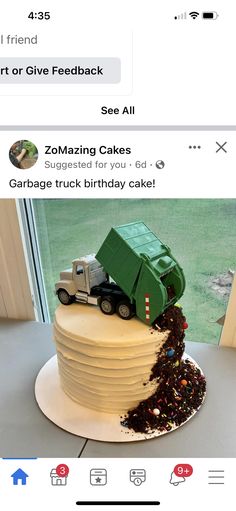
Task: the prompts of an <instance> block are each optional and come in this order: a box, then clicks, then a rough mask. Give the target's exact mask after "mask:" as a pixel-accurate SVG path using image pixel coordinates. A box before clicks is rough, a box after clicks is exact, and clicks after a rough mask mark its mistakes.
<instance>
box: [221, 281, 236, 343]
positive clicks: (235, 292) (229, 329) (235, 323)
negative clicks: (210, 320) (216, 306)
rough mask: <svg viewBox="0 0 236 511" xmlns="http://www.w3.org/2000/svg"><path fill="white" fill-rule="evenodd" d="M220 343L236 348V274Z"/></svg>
mask: <svg viewBox="0 0 236 511" xmlns="http://www.w3.org/2000/svg"><path fill="white" fill-rule="evenodd" d="M220 345H221V346H231V347H232V348H236V275H235V276H234V281H233V285H232V290H231V294H230V297H229V303H228V308H227V311H226V316H225V322H224V326H223V329H222V334H221V339H220Z"/></svg>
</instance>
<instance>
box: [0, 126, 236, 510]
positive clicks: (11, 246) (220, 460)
mask: <svg viewBox="0 0 236 511" xmlns="http://www.w3.org/2000/svg"><path fill="white" fill-rule="evenodd" d="M1 141H2V143H1V149H0V165H1V168H2V172H1V200H0V208H1V211H0V226H1V228H0V233H1V252H0V258H1V259H0V267H1V279H0V282H1V285H0V316H1V322H0V338H1V341H0V350H1V355H0V361H1V371H0V388H1V393H0V397H1V399H0V406H1V412H0V426H1V436H0V452H1V457H2V460H1V463H0V471H1V478H2V479H1V480H2V481H3V482H4V483H3V487H4V490H3V493H2V496H1V499H2V501H3V503H4V505H8V506H9V509H11V508H12V506H13V505H14V503H15V502H18V504H19V502H20V503H21V504H22V505H24V506H25V509H27V506H28V509H30V508H32V505H33V502H34V503H35V495H36V485H37V487H38V485H39V484H40V489H41V488H42V489H41V491H40V492H39V493H40V495H39V497H38V502H37V505H38V508H39V507H42V504H43V503H44V502H47V503H50V504H51V503H54V504H56V505H57V507H58V509H64V507H65V506H67V507H68V508H69V509H73V508H75V506H77V505H78V506H81V507H82V506H87V507H86V509H87V508H89V509H93V508H94V506H102V505H106V506H107V507H108V508H109V509H111V510H112V509H113V507H114V506H118V507H119V506H120V507H121V508H122V509H123V508H126V509H128V508H129V507H130V506H133V507H135V506H141V507H140V509H142V506H143V509H149V506H157V505H158V506H162V507H163V509H169V508H170V506H171V505H174V504H175V508H176V509H182V506H183V502H187V501H189V499H190V497H191V496H193V495H194V504H192V508H193V509H197V507H199V505H200V504H201V502H202V499H203V494H204V502H207V503H212V502H214V505H215V507H216V509H220V506H222V503H223V502H229V501H230V500H229V499H230V498H231V497H230V487H233V486H232V477H233V473H234V472H233V471H234V463H235V461H234V458H235V457H236V452H235V415H236V409H235V400H234V395H233V388H234V383H235V362H236V360H235V357H236V351H235V332H236V324H235V297H236V288H235V239H236V238H235V230H236V224H235V207H236V202H235V198H234V187H233V183H234V159H235V158H234V154H235V149H234V147H235V142H234V134H233V132H231V131H230V132H228V131H221V132H217V133H216V132H215V131H214V132H211V131H209V132H203V133H200V132H199V131H196V132H185V131H182V132H181V131H179V132H174V131H173V132H167V131H164V132H161V131H154V130H142V131H139V130H136V131H134V130H132V131H130V130H126V131H120V130H113V131H107V130H104V131H101V130H95V129H94V130H93V131H89V130H86V131H85V130H83V131H74V130H73V131H70V132H68V131H50V130H48V131H45V132H44V131H26V130H24V131H14V132H12V131H2V133H1ZM229 458H232V459H229ZM118 474H120V475H119V476H118ZM58 486H60V489H59V488H58ZM98 486H99V488H98ZM55 487H57V488H55ZM181 488H182V489H181ZM199 490H200V491H199ZM59 492H60V493H59ZM62 493H63V496H62ZM191 498H192V497H191ZM184 499H185V500H184ZM194 506H195V508H194ZM217 506H218V508H217Z"/></svg>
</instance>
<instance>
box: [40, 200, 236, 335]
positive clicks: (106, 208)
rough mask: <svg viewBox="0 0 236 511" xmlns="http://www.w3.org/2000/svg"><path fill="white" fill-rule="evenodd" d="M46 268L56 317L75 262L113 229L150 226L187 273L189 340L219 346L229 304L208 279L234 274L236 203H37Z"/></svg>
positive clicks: (182, 301) (208, 201) (46, 201)
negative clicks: (62, 283) (63, 282)
mask: <svg viewBox="0 0 236 511" xmlns="http://www.w3.org/2000/svg"><path fill="white" fill-rule="evenodd" d="M33 202H34V211H35V217H36V223H37V229H38V238H39V245H40V250H41V259H42V266H43V271H44V278H45V286H46V291H47V296H48V303H49V309H50V314H51V318H53V314H54V310H55V308H56V306H57V304H58V300H57V298H56V297H55V296H54V294H53V292H54V283H55V282H56V281H57V280H58V279H59V273H60V271H62V270H63V269H66V268H69V267H70V266H71V261H72V259H75V258H76V257H79V256H82V255H85V254H88V253H92V252H95V253H96V252H97V250H98V248H99V247H100V245H101V243H102V242H103V240H104V238H105V236H106V235H107V233H108V231H109V230H110V228H111V226H115V225H121V224H125V223H129V222H133V221H136V220H142V221H143V222H145V223H146V224H147V225H148V226H149V227H150V228H151V229H152V230H153V231H154V232H155V233H156V234H157V235H158V237H160V239H161V240H163V241H164V242H165V243H166V244H167V245H169V246H170V247H171V250H172V252H173V255H174V256H175V257H176V259H177V260H178V261H179V263H180V264H181V266H182V267H183V269H184V273H185V277H186V282H187V285H186V290H185V293H184V296H183V297H182V299H181V302H180V303H181V304H182V305H183V308H184V313H185V315H186V317H187V321H188V323H189V329H188V331H187V339H188V340H193V341H201V342H206V343H214V344H217V343H218V342H219V337H220V333H221V327H220V326H219V325H218V324H216V323H215V321H216V320H217V319H218V318H219V317H221V316H222V315H223V314H224V313H225V310H226V305H227V302H226V300H225V299H223V298H221V297H218V296H216V295H215V294H214V292H213V291H212V290H211V289H210V288H209V285H208V282H209V278H210V277H211V276H214V275H218V274H220V273H224V272H227V270H228V269H229V268H232V269H235V254H236V200H231V199H230V200H223V199H221V200H215V199H209V200H208V199H201V200H198V199H194V200H191V199H165V200H162V199H160V200H158V199H157V200H140V199H139V200H131V199H129V200H124V199H122V200H117V199H116V200H105V199H104V200H100V199H97V200H87V199H83V200H80V199H76V200H46V199H45V200H41V199H40V200H34V201H33Z"/></svg>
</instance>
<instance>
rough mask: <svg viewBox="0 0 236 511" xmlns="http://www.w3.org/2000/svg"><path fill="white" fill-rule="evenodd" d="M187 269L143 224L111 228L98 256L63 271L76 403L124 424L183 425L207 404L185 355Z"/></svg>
mask: <svg viewBox="0 0 236 511" xmlns="http://www.w3.org/2000/svg"><path fill="white" fill-rule="evenodd" d="M184 289H185V277H184V273H183V270H182V268H181V267H180V265H179V263H178V262H177V260H176V259H175V258H174V256H173V255H172V252H171V250H170V248H169V247H168V246H167V245H165V244H164V243H162V242H161V241H160V240H159V239H158V237H157V236H156V235H155V234H154V233H153V232H152V231H151V230H150V229H149V228H148V227H147V226H146V225H145V224H144V223H143V222H135V223H131V224H127V225H122V226H119V227H115V228H112V229H111V230H110V232H109V234H108V235H107V237H106V239H105V241H104V242H103V244H102V245H101V247H100V249H99V250H98V252H97V254H96V255H95V254H90V255H87V256H83V257H80V258H78V259H76V260H74V261H73V262H72V269H70V270H66V271H63V272H62V273H61V274H60V281H58V282H57V283H56V293H57V295H58V298H59V300H60V302H61V305H59V306H58V308H57V310H56V313H55V321H54V339H55V343H56V349H57V360H58V370H59V376H60V385H61V388H62V389H63V391H64V393H65V394H66V395H67V396H69V398H70V399H72V400H73V402H75V403H78V405H80V406H83V407H85V408H87V409H91V410H94V411H96V412H97V413H107V414H116V415H118V416H119V422H120V426H121V428H122V431H124V432H127V433H129V432H130V433H132V432H134V433H141V434H144V436H145V435H148V434H152V433H153V432H155V431H157V432H159V433H160V434H161V433H164V432H169V431H171V430H173V429H176V428H177V427H178V426H180V425H181V424H183V423H184V422H186V421H187V420H188V419H189V418H190V417H191V416H192V415H193V414H194V413H195V412H196V411H197V410H198V409H199V408H200V406H201V404H202V402H203V399H204V397H205V392H206V381H205V377H204V375H203V374H202V371H201V370H200V368H199V367H198V366H197V364H196V363H195V362H194V361H193V360H192V359H190V358H189V357H187V356H186V355H185V354H184V337H185V331H186V329H187V327H188V325H187V322H186V318H185V316H184V315H183V312H182V308H181V306H180V305H179V304H178V301H179V300H180V298H181V296H182V295H183V292H184Z"/></svg>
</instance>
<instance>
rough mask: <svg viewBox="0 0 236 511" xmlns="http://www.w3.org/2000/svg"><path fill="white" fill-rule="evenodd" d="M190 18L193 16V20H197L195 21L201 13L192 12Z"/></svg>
mask: <svg viewBox="0 0 236 511" xmlns="http://www.w3.org/2000/svg"><path fill="white" fill-rule="evenodd" d="M189 16H191V18H192V19H193V20H195V19H196V18H197V17H198V16H199V12H197V11H192V12H190V13H189Z"/></svg>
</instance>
